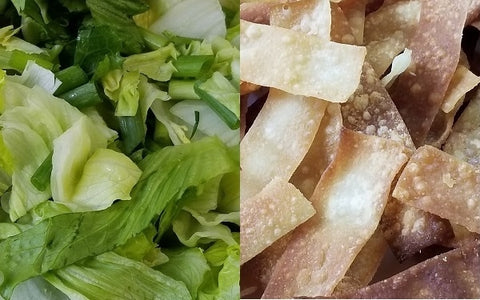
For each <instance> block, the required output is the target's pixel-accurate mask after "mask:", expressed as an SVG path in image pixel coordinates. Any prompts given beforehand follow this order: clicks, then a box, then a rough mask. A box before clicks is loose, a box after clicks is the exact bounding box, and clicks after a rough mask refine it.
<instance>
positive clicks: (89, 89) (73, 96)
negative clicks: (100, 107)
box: [59, 82, 102, 108]
mask: <svg viewBox="0 0 480 300" xmlns="http://www.w3.org/2000/svg"><path fill="white" fill-rule="evenodd" d="M59 97H60V98H62V99H64V100H65V101H67V102H68V103H70V104H71V105H73V106H75V107H76V108H85V107H89V106H94V105H97V104H99V103H101V102H102V99H101V98H100V96H99V95H98V92H97V87H96V86H95V84H94V83H93V82H89V83H86V84H84V85H81V86H79V87H77V88H74V89H73V90H70V91H68V92H66V93H64V94H62V95H60V96H59Z"/></svg>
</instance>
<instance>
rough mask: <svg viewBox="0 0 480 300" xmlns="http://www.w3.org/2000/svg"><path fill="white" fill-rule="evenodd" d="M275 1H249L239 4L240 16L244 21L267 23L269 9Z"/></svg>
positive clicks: (268, 20)
mask: <svg viewBox="0 0 480 300" xmlns="http://www.w3.org/2000/svg"><path fill="white" fill-rule="evenodd" d="M276 4H277V3H275V2H251V3H242V4H240V18H241V19H242V20H245V21H249V22H253V23H259V24H269V22H270V9H271V8H272V6H274V5H276Z"/></svg>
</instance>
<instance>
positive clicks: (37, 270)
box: [0, 138, 238, 297]
mask: <svg viewBox="0 0 480 300" xmlns="http://www.w3.org/2000/svg"><path fill="white" fill-rule="evenodd" d="M139 167H140V168H141V169H142V170H143V173H142V176H141V178H140V180H139V182H138V184H137V185H136V186H135V187H134V189H133V191H132V193H131V195H132V200H131V201H121V202H119V203H116V204H114V205H112V206H111V207H109V208H108V209H106V210H103V211H97V212H87V213H72V214H63V215H58V216H55V217H53V218H50V219H47V220H44V221H43V222H41V223H39V224H37V225H35V226H33V227H31V228H30V229H28V230H26V231H24V232H22V233H20V234H18V235H16V236H13V237H10V238H8V239H6V240H4V241H2V242H0V253H2V255H1V256H0V273H1V275H0V278H3V280H1V282H0V294H1V295H2V296H3V297H9V296H10V295H11V293H12V291H13V288H14V287H15V286H16V285H17V284H18V283H19V282H22V281H24V280H26V279H28V278H31V277H34V276H37V275H40V274H43V273H45V272H48V271H50V270H55V269H59V268H62V267H64V266H67V265H69V264H72V263H75V262H77V261H78V260H81V259H83V258H85V257H88V256H93V255H98V254H101V253H103V252H106V251H109V250H112V249H114V248H115V247H118V246H120V245H122V244H124V243H125V242H126V241H127V240H129V239H130V238H131V237H132V236H134V235H135V234H137V233H139V232H141V231H142V230H144V229H145V228H146V227H147V226H148V224H149V223H150V222H151V220H152V219H153V218H154V217H156V216H158V215H159V214H160V213H161V212H162V211H163V209H164V208H165V207H166V206H167V205H168V204H169V203H170V202H172V201H180V200H181V199H182V196H183V195H184V193H185V191H187V190H188V189H192V188H195V187H197V186H199V185H201V184H203V183H205V182H207V181H209V180H211V179H212V178H216V177H218V176H220V175H221V174H225V173H230V172H233V171H236V170H238V164H237V163H236V162H235V161H234V160H232V159H231V158H230V154H229V152H228V149H227V148H226V147H225V146H224V145H223V144H222V143H221V142H220V141H219V140H218V139H216V138H206V139H203V140H201V141H198V142H195V143H190V144H184V145H179V146H175V147H166V148H163V149H161V150H159V151H157V152H154V153H152V154H150V155H148V156H147V157H146V158H145V159H143V160H142V161H141V162H140V164H139Z"/></svg>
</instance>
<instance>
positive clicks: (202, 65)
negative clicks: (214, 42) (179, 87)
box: [173, 55, 214, 78]
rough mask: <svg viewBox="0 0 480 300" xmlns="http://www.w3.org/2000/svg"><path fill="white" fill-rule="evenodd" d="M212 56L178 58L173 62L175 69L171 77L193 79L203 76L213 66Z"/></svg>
mask: <svg viewBox="0 0 480 300" xmlns="http://www.w3.org/2000/svg"><path fill="white" fill-rule="evenodd" d="M213 60H214V56H213V55H188V56H180V57H178V58H177V60H176V61H174V62H173V65H174V67H175V68H176V69H177V71H176V72H174V73H173V77H176V78H179V77H194V78H198V77H200V76H202V75H204V74H205V71H206V70H208V69H209V68H210V66H211V65H212V64H213Z"/></svg>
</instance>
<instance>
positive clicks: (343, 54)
mask: <svg viewBox="0 0 480 300" xmlns="http://www.w3.org/2000/svg"><path fill="white" fill-rule="evenodd" d="M240 42H241V45H242V47H241V49H240V57H241V60H240V77H241V80H244V81H247V82H251V83H255V84H258V85H262V86H268V87H274V88H278V89H282V90H284V91H286V92H289V93H292V94H295V95H304V96H310V97H317V98H320V99H323V100H326V101H330V102H345V101H347V99H348V97H349V96H350V95H351V94H352V93H353V92H354V91H355V89H356V87H357V85H358V82H359V80H360V73H361V68H362V64H363V61H364V59H365V53H366V50H365V48H364V47H359V46H352V45H345V44H338V43H335V42H326V41H324V40H322V39H320V38H318V37H315V36H309V35H306V34H304V33H300V32H296V31H294V30H290V29H286V28H280V27H274V26H267V25H261V24H254V23H250V22H247V21H241V25H240ZM266 70H268V72H266Z"/></svg>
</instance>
